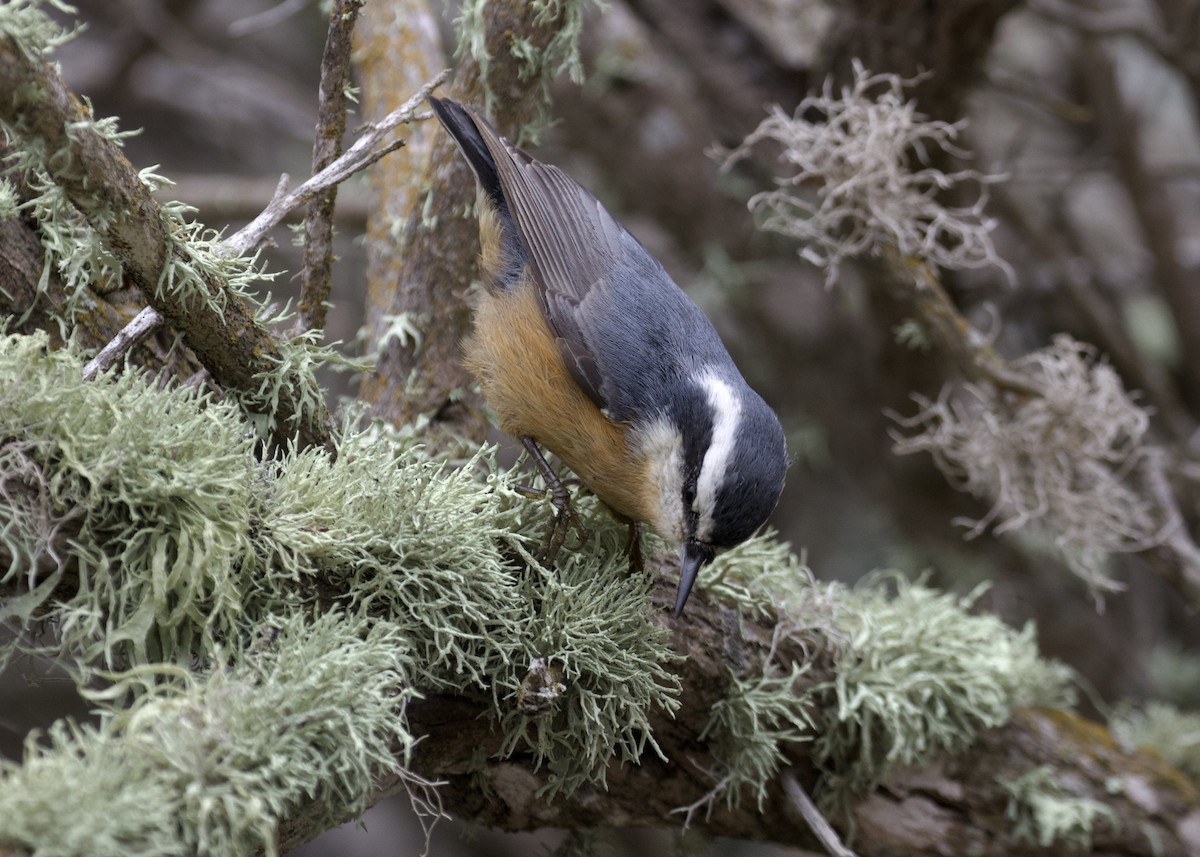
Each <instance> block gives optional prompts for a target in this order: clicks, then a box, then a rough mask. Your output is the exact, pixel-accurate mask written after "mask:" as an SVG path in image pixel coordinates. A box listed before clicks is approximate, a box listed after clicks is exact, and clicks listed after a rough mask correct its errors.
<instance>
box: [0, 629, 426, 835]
mask: <svg viewBox="0 0 1200 857" xmlns="http://www.w3.org/2000/svg"><path fill="white" fill-rule="evenodd" d="M268 627H269V628H270V631H271V633H270V642H269V643H267V644H265V645H260V646H258V647H257V649H256V650H255V651H253V652H252V653H250V654H247V653H242V657H240V659H239V660H237V661H234V662H230V663H224V662H221V663H218V664H217V665H216V666H215V668H214V669H212V670H210V671H209V672H208V673H207V674H206V675H205V676H204V677H194V676H192V675H191V674H188V673H186V672H184V671H182V670H179V669H166V668H163V669H161V670H159V671H157V673H158V674H157V675H156V674H155V672H156V671H151V670H139V671H135V672H131V673H129V674H127V675H126V676H123V677H117V679H118V680H117V682H116V684H115V685H114V686H113V688H112V689H111V690H110V691H109V693H108V694H106V696H109V697H120V696H123V695H124V694H125V693H126V692H132V693H133V697H132V700H133V701H132V702H131V703H130V704H129V705H128V707H127V708H123V709H121V710H114V711H112V712H111V713H110V714H108V715H107V716H105V717H102V718H101V720H100V725H99V726H97V727H90V726H75V725H72V724H71V723H69V722H59V723H57V724H55V725H54V726H53V727H52V728H51V729H50V730H49V732H48V733H46V734H45V735H42V734H37V733H35V734H33V735H31V736H30V738H29V740H28V741H27V742H26V752H25V760H24V763H23V764H22V765H20V766H17V765H13V764H11V763H5V764H2V765H0V784H2V785H3V787H2V788H0V843H4V844H6V845H10V846H13V847H24V848H29V849H31V850H34V851H36V852H37V853H44V854H56V855H96V854H143V855H151V854H154V855H165V854H214V855H215V854H222V855H248V854H253V853H256V852H258V851H260V850H261V851H265V853H267V854H269V855H273V854H275V853H277V852H276V842H277V834H278V824H279V820H280V819H282V818H287V817H289V813H292V812H295V811H296V810H297V809H299V808H300V807H301V806H303V807H306V810H305V811H306V813H314V812H315V813H318V816H319V817H317V818H314V819H313V820H314V822H315V823H321V821H322V819H323V820H324V822H325V823H327V824H330V825H332V824H336V823H339V822H340V821H341V820H342V818H343V817H344V816H345V814H346V813H357V812H361V811H362V810H363V809H365V808H366V805H365V801H366V799H367V797H368V796H369V795H370V794H371V793H372V790H373V788H374V785H375V778H376V777H377V776H379V775H380V774H382V773H391V774H400V775H401V776H404V775H403V774H402V772H401V771H400V770H399V769H398V766H397V762H396V758H395V753H396V750H397V749H400V750H402V751H407V749H408V748H411V746H412V744H413V740H414V739H413V736H411V735H410V734H409V732H408V729H407V725H406V722H405V715H404V708H405V703H406V701H407V700H408V699H409V698H411V696H412V695H413V694H412V689H411V686H410V685H409V684H408V682H407V676H405V675H404V672H403V670H402V669H401V666H400V664H401V660H402V656H403V655H404V653H405V652H406V649H407V643H406V640H405V639H404V637H403V636H402V635H401V634H399V633H398V632H397V631H396V630H395V629H394V628H389V627H388V626H386V625H385V624H381V623H368V622H366V621H364V620H362V619H359V620H354V619H353V618H351V617H348V616H346V615H343V614H339V613H331V614H328V615H325V616H318V617H312V618H305V617H302V616H298V615H297V616H293V617H290V618H285V619H279V620H276V621H275V623H274V624H272V625H270V626H264V630H266V629H267V628H268ZM402 755H403V753H402ZM407 783H408V785H409V787H410V789H414V790H415V791H416V794H415V795H414V797H416V798H417V799H418V800H424V799H427V797H428V795H427V794H425V793H424V784H422V783H421V782H420V781H419V780H417V779H415V778H413V777H411V776H408V778H407ZM68 796H69V800H68ZM68 803H69V807H70V809H69V812H64V811H63V808H64V806H66V805H68Z"/></svg>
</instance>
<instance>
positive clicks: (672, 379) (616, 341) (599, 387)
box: [428, 95, 788, 618]
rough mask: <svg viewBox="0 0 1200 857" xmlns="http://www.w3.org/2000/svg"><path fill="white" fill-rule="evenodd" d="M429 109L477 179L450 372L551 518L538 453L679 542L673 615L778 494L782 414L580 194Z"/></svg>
mask: <svg viewBox="0 0 1200 857" xmlns="http://www.w3.org/2000/svg"><path fill="white" fill-rule="evenodd" d="M428 101H429V104H430V106H431V107H432V108H433V112H434V115H436V116H437V118H438V120H439V121H440V123H441V125H442V126H443V127H444V128H445V130H446V131H447V132H448V133H449V135H450V137H451V138H453V140H454V142H455V143H456V144H457V147H458V149H459V151H460V152H461V154H462V155H463V157H464V158H465V160H466V162H467V164H468V165H469V166H470V168H471V170H472V172H473V173H474V175H475V179H476V190H477V192H476V214H477V218H478V221H479V236H480V254H479V267H480V270H481V273H482V275H483V276H482V279H483V289H482V290H481V291H482V296H481V298H480V300H479V302H478V304H477V305H476V306H475V308H474V311H473V326H472V330H471V332H470V334H468V336H467V337H466V339H465V340H464V343H463V353H464V365H465V366H466V368H467V369H468V370H469V371H470V372H471V373H472V374H473V375H474V376H475V378H476V380H477V381H478V383H479V386H480V389H481V391H482V393H483V396H484V398H485V399H486V401H487V403H488V404H489V406H490V407H491V408H492V410H493V411H494V413H495V415H496V418H497V421H498V423H499V425H500V428H501V429H502V430H503V431H504V432H505V433H507V434H508V435H510V436H511V437H513V438H517V439H519V440H520V441H521V442H522V443H523V444H524V446H525V448H526V449H528V450H529V451H530V452H531V453H532V454H533V456H534V459H535V461H536V462H538V466H539V468H540V469H541V470H542V473H543V475H546V476H547V483H548V484H550V486H551V490H552V491H554V492H555V494H556V497H557V499H556V505H558V507H559V509H560V518H570V516H571V515H572V514H573V513H572V512H570V511H568V510H566V509H564V506H563V505H562V503H564V502H566V503H569V499H567V498H566V492H565V489H563V488H562V486H561V484H555V481H556V479H555V477H554V471H553V470H552V469H551V468H550V467H549V465H548V464H547V463H546V461H545V458H544V457H543V456H542V455H541V453H540V449H539V447H544V448H546V449H548V450H549V451H550V452H552V453H553V454H554V455H555V456H557V457H558V459H560V460H561V461H562V462H563V463H564V464H566V466H567V467H569V468H570V470H571V471H572V472H573V473H574V474H575V475H576V476H577V477H578V478H579V480H580V481H581V482H582V483H583V484H584V485H586V486H587V487H588V488H589V489H590V490H591V491H592V493H593V494H595V495H596V496H597V497H598V498H599V499H600V500H601V501H602V502H603V503H604V504H605V505H607V506H608V507H609V508H610V509H612V510H613V511H614V512H615V513H616V514H617V515H618V516H619V517H620V518H622V519H624V520H626V521H629V522H631V524H633V525H640V524H642V523H645V524H649V525H650V526H651V527H652V528H653V529H654V531H655V532H657V533H658V535H659V536H660V537H661V538H662V539H663V540H664V541H665V542H667V543H668V545H670V546H672V547H673V548H674V549H676V550H677V551H678V552H679V569H680V577H679V584H678V589H677V593H676V600H675V607H674V610H673V611H672V612H673V615H674V616H675V617H676V618H678V617H679V616H680V615H681V614H682V612H683V608H684V605H685V604H686V603H687V600H688V596H689V594H690V593H691V591H692V587H693V585H694V584H695V581H696V577H697V575H698V573H699V572H700V570H701V569H702V568H703V567H704V566H706V565H708V563H710V562H711V561H712V560H713V559H714V558H715V557H716V556H717V555H718V554H719V553H721V552H722V551H724V550H727V549H729V548H732V547H734V546H736V545H738V544H741V543H742V542H744V541H745V540H746V539H748V538H749V537H750V536H752V535H753V534H754V533H755V532H756V531H757V530H758V529H759V528H760V527H761V526H762V525H763V524H764V523H765V521H766V519H767V517H768V516H769V515H770V514H771V512H772V511H773V510H774V508H775V506H776V504H777V503H778V500H779V496H780V493H781V491H782V490H783V483H784V477H785V474H786V471H787V467H788V455H787V448H786V443H785V439H784V432H783V428H782V426H781V425H780V422H779V418H778V417H777V416H776V414H775V412H774V410H772V408H771V407H770V406H769V405H768V404H767V403H766V402H765V401H764V400H763V398H762V397H761V396H760V395H759V394H758V393H756V392H755V391H754V390H753V389H751V388H750V385H749V384H747V383H746V380H745V379H744V378H743V377H742V374H741V372H740V371H738V368H737V366H736V365H735V364H734V361H733V359H732V358H731V357H730V355H729V352H728V350H727V349H726V348H725V345H724V344H723V343H722V341H721V338H720V336H719V335H718V334H717V331H716V329H715V328H714V327H713V325H712V322H711V321H710V320H709V319H708V317H707V316H706V315H705V314H704V312H703V311H702V310H701V309H700V308H699V307H698V306H697V305H696V304H695V303H694V302H693V301H692V300H691V299H690V298H689V297H688V296H687V295H686V294H685V293H684V291H683V290H682V289H681V288H680V287H679V286H678V285H676V283H675V282H674V281H673V280H672V279H671V277H670V276H669V275H668V274H667V272H666V270H665V269H664V268H663V266H662V264H661V263H660V262H659V261H658V260H657V259H655V258H654V257H653V256H652V255H651V254H650V253H649V252H648V251H647V250H646V249H645V248H644V247H643V246H642V244H641V243H639V242H638V240H637V239H636V238H634V237H633V236H632V235H631V234H630V233H629V232H628V231H626V229H625V228H624V227H623V226H621V225H620V224H619V223H618V222H617V221H616V220H615V219H614V218H613V217H612V215H611V214H609V213H608V211H607V210H606V209H605V208H604V206H603V205H601V204H600V202H599V201H598V200H597V199H596V198H595V197H594V196H593V195H592V194H591V193H589V192H588V191H587V190H586V189H585V188H584V187H583V186H582V185H580V184H579V183H578V182H576V181H575V180H574V179H572V178H571V177H570V176H568V175H567V174H566V173H565V172H564V171H563V170H561V169H559V168H558V167H556V166H552V165H550V164H545V163H542V162H540V161H538V160H537V159H535V158H534V157H532V156H531V155H529V154H528V153H526V152H524V151H523V150H521V149H519V148H517V147H515V146H513V145H512V144H511V143H509V142H508V141H507V140H505V139H504V138H503V137H501V136H500V134H499V133H498V132H497V131H496V129H495V128H494V127H493V126H492V125H491V124H490V123H489V122H488V121H487V120H486V119H485V118H484V117H483V116H482V115H481V114H480V113H479V112H478V111H476V110H474V109H472V108H470V107H467V106H464V105H463V104H460V103H459V102H457V101H454V100H452V99H450V98H439V97H436V96H433V95H430V96H429V97H428ZM637 532H638V531H637V530H634V529H632V527H631V541H636V539H635V538H634V536H635V535H636V533H637Z"/></svg>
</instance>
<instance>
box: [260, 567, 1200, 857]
mask: <svg viewBox="0 0 1200 857" xmlns="http://www.w3.org/2000/svg"><path fill="white" fill-rule="evenodd" d="M670 577H671V576H670V575H669V574H668V573H666V572H665V571H663V573H662V575H661V576H660V578H659V580H658V583H657V586H656V588H655V593H654V607H655V610H654V615H653V621H656V622H658V623H659V624H662V625H666V626H668V627H670V628H671V631H672V639H673V646H674V648H675V650H676V652H677V653H678V654H680V655H682V656H684V659H683V660H682V661H681V662H680V665H679V667H678V675H679V678H680V681H681V685H682V688H681V692H680V700H681V701H682V707H681V708H680V710H679V711H677V712H675V713H674V714H673V715H672V714H668V713H659V714H658V715H657V716H656V717H654V718H652V723H651V725H652V728H653V730H654V737H655V740H656V741H657V742H658V743H659V745H660V747H661V748H662V750H663V753H664V755H665V756H666V760H665V761H664V760H662V759H659V758H657V757H656V756H654V755H653V754H650V753H647V754H646V756H645V757H643V760H642V763H641V765H639V766H634V765H625V764H618V763H615V762H614V763H613V764H611V765H610V766H609V768H608V770H607V772H606V774H605V779H606V783H607V788H606V789H583V790H581V791H579V792H577V793H575V794H573V795H570V796H567V797H559V798H557V799H555V800H552V801H551V800H547V799H546V798H544V797H543V796H541V794H540V793H539V789H540V788H541V787H542V786H543V785H545V783H546V775H545V772H539V771H536V770H534V769H533V768H532V766H531V761H530V758H529V757H527V756H522V755H517V756H514V757H512V758H507V759H501V758H498V757H497V751H498V750H499V743H500V737H501V736H500V735H499V733H498V732H497V731H495V729H494V727H493V725H492V724H491V723H490V721H489V719H488V718H487V717H486V712H487V711H488V708H489V705H490V702H489V701H488V700H485V699H471V698H465V697H459V696H444V695H434V696H430V697H428V698H425V699H421V700H415V701H413V702H412V703H410V704H409V708H408V712H409V718H410V723H411V726H412V728H413V731H414V733H416V734H421V735H424V736H425V737H424V738H423V739H422V740H421V741H420V743H418V744H417V745H416V749H415V751H414V756H413V768H414V769H415V771H416V772H417V773H418V774H420V775H421V776H423V777H426V778H429V779H440V780H444V781H445V784H444V785H443V786H442V787H441V788H440V790H439V793H440V796H441V798H442V802H443V807H444V809H445V810H446V811H447V812H449V813H450V814H452V815H455V816H458V817H461V818H471V819H474V820H477V821H480V822H482V823H484V824H487V825H490V826H492V827H496V828H500V829H503V830H509V831H523V830H535V829H538V828H543V827H556V828H564V827H565V828H585V827H592V826H596V825H601V826H620V827H630V828H635V827H656V828H668V829H670V828H675V829H679V827H680V826H681V825H680V820H679V816H678V815H675V814H673V811H674V810H676V809H677V808H679V807H682V806H686V805H688V804H690V803H693V802H695V801H696V800H698V799H700V798H702V797H703V796H704V795H705V793H706V792H708V791H709V790H710V789H711V787H712V786H713V784H714V779H713V775H712V773H711V772H712V771H714V770H719V769H720V763H719V761H718V759H717V758H716V757H715V756H714V755H713V753H714V748H713V747H712V746H711V745H709V744H707V743H706V742H705V741H702V740H700V738H699V736H700V735H701V734H702V732H703V731H704V727H705V725H706V724H707V722H708V718H709V714H710V711H711V708H712V705H713V704H714V703H715V702H716V701H717V700H718V699H719V698H720V697H721V695H722V694H723V693H724V692H725V688H726V687H727V685H728V682H729V676H730V669H731V663H730V662H729V660H728V658H729V657H730V653H736V658H737V660H738V662H739V663H742V664H745V663H761V662H762V660H763V659H765V657H766V655H767V652H768V651H769V650H770V649H771V646H772V644H773V640H774V639H775V637H774V634H773V630H774V628H773V625H772V623H771V622H770V621H752V620H750V619H748V618H747V617H745V616H744V615H743V616H740V617H738V616H735V615H734V614H733V613H731V611H730V610H729V608H728V607H725V606H723V605H721V604H719V603H717V602H715V601H714V600H713V599H712V598H711V597H710V596H709V595H708V594H707V593H705V592H703V591H702V592H701V593H700V597H699V599H698V600H697V603H696V604H692V603H691V602H689V603H688V613H687V614H686V616H685V617H684V619H683V620H682V621H680V622H674V620H672V619H670V618H669V616H670V612H669V611H670V606H671V604H672V602H673V598H674V592H673V587H674V582H673V580H671V579H670ZM693 608H695V609H693ZM833 648H834V647H833V646H830V645H828V641H826V640H823V639H822V638H821V637H820V636H819V635H816V634H814V635H812V636H808V637H806V638H804V639H800V640H797V639H792V640H788V641H786V642H784V643H783V644H781V645H780V646H779V648H778V649H777V651H776V653H775V654H776V658H777V660H779V661H782V662H787V660H788V659H789V658H795V659H797V662H808V663H810V664H811V666H810V669H809V673H808V675H809V676H810V678H809V679H808V680H807V681H805V682H802V683H801V684H798V685H797V687H796V691H797V692H798V693H800V692H803V691H804V690H805V689H806V688H808V687H811V686H812V685H813V684H815V683H816V682H817V681H818V680H819V678H818V677H821V676H828V675H831V674H832V672H833V669H834V667H833V655H832V651H833ZM514 704H515V703H514ZM807 746H810V745H807V744H797V745H792V750H791V751H790V752H789V753H788V762H789V763H790V764H791V765H793V766H794V768H793V769H792V770H791V771H790V773H789V774H788V775H789V776H792V777H794V778H795V779H796V781H797V782H798V784H801V785H802V786H803V787H804V788H806V789H808V790H810V791H811V790H812V789H813V787H814V786H815V785H816V784H817V783H818V782H819V780H820V778H821V776H822V772H821V771H819V770H816V769H814V767H813V765H812V761H811V759H810V758H809V757H808V756H807V755H806V753H805V752H804V748H805V747H807ZM1040 767H1046V768H1048V769H1049V771H1050V776H1051V778H1052V780H1053V781H1054V782H1056V783H1062V784H1066V786H1065V787H1066V788H1067V790H1068V791H1069V793H1070V794H1071V795H1072V796H1073V797H1077V798H1080V799H1084V800H1094V801H1097V802H1098V803H1099V804H1101V805H1103V806H1105V807H1107V808H1108V809H1109V810H1111V811H1112V813H1114V816H1113V819H1114V821H1113V823H1107V822H1103V821H1101V822H1098V823H1097V825H1096V827H1095V829H1094V831H1093V851H1092V853H1097V854H1106V855H1130V856H1131V857H1132V855H1146V857H1150V855H1159V857H1185V855H1189V854H1193V853H1195V849H1196V848H1198V847H1200V810H1197V807H1198V806H1200V788H1198V787H1197V784H1196V783H1194V782H1192V781H1191V780H1189V779H1187V778H1186V777H1185V776H1183V775H1182V774H1180V773H1179V772H1178V771H1176V770H1175V769H1173V768H1171V767H1170V766H1169V765H1167V764H1166V763H1164V762H1163V761H1162V760H1161V759H1160V758H1158V757H1157V756H1155V755H1152V754H1147V753H1143V752H1140V751H1135V752H1129V751H1125V750H1123V749H1121V748H1120V747H1118V746H1117V745H1116V743H1115V742H1114V741H1113V739H1112V738H1111V737H1110V736H1109V734H1108V733H1107V731H1106V730H1104V729H1103V728H1102V727H1100V726H1098V725H1096V724H1093V723H1089V722H1087V721H1084V720H1082V719H1080V718H1078V717H1077V716H1075V715H1072V714H1068V713H1065V712H1061V711H1050V710H1027V711H1023V712H1020V713H1018V714H1017V716H1015V717H1014V718H1013V720H1012V721H1011V722H1009V723H1008V724H1007V725H1005V726H1002V727H1000V728H997V729H993V730H989V731H987V732H985V733H983V734H982V735H981V736H980V737H979V739H978V740H977V741H976V743H975V744H974V745H973V746H972V747H971V748H970V749H968V750H967V751H966V752H965V753H963V754H962V755H959V756H949V755H937V756H934V757H932V758H930V759H929V761H928V762H927V763H926V764H925V765H923V766H921V767H920V768H917V769H913V770H905V771H903V772H901V773H900V774H898V775H897V776H895V777H894V778H893V779H891V780H890V781H888V782H887V783H886V784H885V785H884V786H882V787H880V788H879V789H877V790H876V791H874V792H872V793H870V794H866V795H860V796H858V797H857V798H856V799H854V800H853V801H852V802H851V804H850V818H847V817H843V816H839V815H837V814H835V815H833V816H832V817H831V818H830V819H829V820H830V822H831V823H832V825H833V827H835V828H836V829H837V831H838V833H839V834H840V835H841V836H842V837H843V838H847V837H848V830H849V826H848V822H850V821H851V819H852V824H853V827H854V828H855V831H856V832H855V834H854V835H853V837H852V838H849V839H848V843H849V844H850V845H852V846H853V848H854V851H855V853H857V854H858V855H859V857H882V855H891V857H900V855H945V854H975V855H977V857H992V855H994V857H1011V855H1013V854H1017V853H1019V854H1023V855H1047V857H1049V855H1058V854H1061V853H1062V851H1063V848H1062V846H1061V844H1057V843H1051V844H1049V845H1047V846H1042V847H1039V846H1038V845H1037V843H1031V842H1025V841H1022V840H1021V839H1020V838H1019V837H1018V836H1017V835H1015V833H1014V830H1015V828H1016V826H1015V825H1014V823H1013V821H1012V820H1011V819H1010V818H1008V817H1007V816H1006V810H1008V809H1009V808H1010V806H1011V805H1012V798H1011V796H1010V795H1009V793H1008V792H1007V791H1006V790H1005V786H1004V784H1005V783H1006V782H1008V781H1012V780H1015V779H1017V778H1018V777H1020V776H1021V775H1023V774H1026V773H1028V772H1029V771H1031V770H1033V769H1036V768H1040ZM393 786H394V783H393V781H392V780H391V779H390V778H385V779H383V780H381V781H380V784H379V791H378V795H377V797H376V798H375V800H378V799H381V798H382V797H383V796H384V795H385V794H387V793H389V791H390V790H391V789H392V788H393ZM373 802H374V801H373ZM693 824H694V826H696V827H697V828H699V829H700V830H703V831H705V832H707V833H709V834H711V835H714V836H723V837H732V838H742V839H752V840H759V841H769V842H775V843H779V844H783V845H789V846H795V847H800V848H806V849H810V850H822V844H821V843H820V842H819V841H818V839H817V838H816V837H815V836H814V835H813V833H812V832H810V830H809V829H808V828H807V827H806V826H805V825H803V824H798V823H797V822H796V820H795V808H794V806H793V803H792V797H791V795H790V794H789V791H788V787H787V785H786V783H784V782H783V781H781V782H780V783H779V784H778V786H777V787H776V788H775V789H774V790H773V791H772V792H771V794H770V796H769V798H768V800H767V801H766V802H765V804H764V805H763V806H762V807H758V806H756V805H755V801H754V800H753V799H751V798H750V797H749V795H743V801H742V804H741V806H740V807H737V808H732V809H731V808H730V807H728V806H727V805H726V804H725V803H724V802H723V801H721V802H718V804H716V805H715V806H713V807H712V812H711V814H708V815H706V814H704V813H697V814H696V815H695V820H694V822H693ZM320 832H321V831H319V830H315V829H310V828H307V827H306V826H305V824H304V814H303V812H300V813H296V814H295V815H294V817H293V819H292V820H291V821H290V822H289V823H287V824H286V825H285V828H284V833H283V835H282V836H281V839H280V848H281V850H282V851H287V850H288V849H291V848H294V847H296V846H298V845H300V844H302V843H303V842H306V841H308V840H309V839H311V838H313V837H314V836H316V835H317V834H319V833H320Z"/></svg>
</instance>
